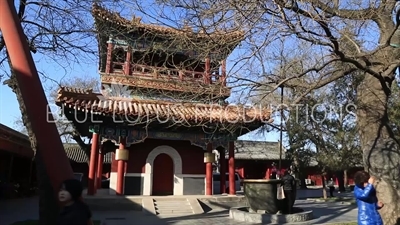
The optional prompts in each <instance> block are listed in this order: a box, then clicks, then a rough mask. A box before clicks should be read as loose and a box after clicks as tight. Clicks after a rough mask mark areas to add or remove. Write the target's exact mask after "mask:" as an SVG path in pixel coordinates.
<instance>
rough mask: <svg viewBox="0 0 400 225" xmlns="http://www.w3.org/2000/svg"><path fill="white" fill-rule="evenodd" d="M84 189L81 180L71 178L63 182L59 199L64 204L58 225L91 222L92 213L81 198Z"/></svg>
mask: <svg viewBox="0 0 400 225" xmlns="http://www.w3.org/2000/svg"><path fill="white" fill-rule="evenodd" d="M82 190H83V188H82V184H81V182H80V181H79V180H76V179H69V180H66V181H64V182H63V184H62V186H61V189H60V191H59V192H58V199H59V201H60V202H61V203H62V205H63V208H62V210H61V212H60V215H59V217H58V225H88V224H91V217H92V213H91V211H90V210H89V207H88V206H87V205H86V204H85V203H83V202H82V201H81V199H80V198H81V196H82Z"/></svg>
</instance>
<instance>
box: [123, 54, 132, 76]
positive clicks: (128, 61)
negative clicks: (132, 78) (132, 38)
mask: <svg viewBox="0 0 400 225" xmlns="http://www.w3.org/2000/svg"><path fill="white" fill-rule="evenodd" d="M131 59H132V48H131V47H128V49H127V51H126V59H125V68H124V69H125V71H124V73H125V75H131Z"/></svg>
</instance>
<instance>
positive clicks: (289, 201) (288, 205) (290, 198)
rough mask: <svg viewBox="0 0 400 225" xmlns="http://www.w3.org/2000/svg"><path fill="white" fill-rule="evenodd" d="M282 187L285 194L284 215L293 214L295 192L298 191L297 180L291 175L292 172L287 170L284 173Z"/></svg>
mask: <svg viewBox="0 0 400 225" xmlns="http://www.w3.org/2000/svg"><path fill="white" fill-rule="evenodd" d="M282 186H283V191H284V193H285V198H284V199H283V213H287V214H291V213H292V208H293V203H294V192H295V191H296V180H295V179H294V177H293V176H292V175H290V170H285V172H284V173H283V177H282Z"/></svg>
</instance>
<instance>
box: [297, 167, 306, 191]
mask: <svg viewBox="0 0 400 225" xmlns="http://www.w3.org/2000/svg"><path fill="white" fill-rule="evenodd" d="M298 174H299V180H300V188H301V189H307V184H306V179H307V176H306V174H305V173H304V172H300V171H299V172H298Z"/></svg>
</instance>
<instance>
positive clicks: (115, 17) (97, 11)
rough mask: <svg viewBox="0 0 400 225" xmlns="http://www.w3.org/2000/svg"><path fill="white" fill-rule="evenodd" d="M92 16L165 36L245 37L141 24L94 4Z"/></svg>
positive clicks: (134, 19) (237, 34)
mask: <svg viewBox="0 0 400 225" xmlns="http://www.w3.org/2000/svg"><path fill="white" fill-rule="evenodd" d="M92 15H93V16H94V17H95V18H96V19H99V20H102V21H106V22H113V23H115V24H117V25H119V26H123V27H126V28H133V27H135V28H137V29H144V30H147V31H149V32H153V33H165V34H172V35H182V34H185V35H190V34H192V35H195V36H197V37H215V38H222V39H225V40H230V41H233V40H232V39H238V40H242V39H243V37H244V33H243V32H242V31H231V32H215V33H212V34H206V33H201V32H199V33H194V32H193V31H190V29H176V28H172V27H167V26H160V25H154V24H144V23H141V21H140V18H139V17H138V18H133V19H132V20H127V19H125V18H123V17H122V16H121V15H119V13H115V12H111V11H109V10H107V9H105V8H103V7H102V6H100V5H98V4H96V3H95V4H93V7H92Z"/></svg>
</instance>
